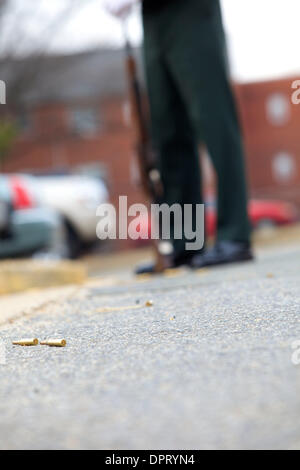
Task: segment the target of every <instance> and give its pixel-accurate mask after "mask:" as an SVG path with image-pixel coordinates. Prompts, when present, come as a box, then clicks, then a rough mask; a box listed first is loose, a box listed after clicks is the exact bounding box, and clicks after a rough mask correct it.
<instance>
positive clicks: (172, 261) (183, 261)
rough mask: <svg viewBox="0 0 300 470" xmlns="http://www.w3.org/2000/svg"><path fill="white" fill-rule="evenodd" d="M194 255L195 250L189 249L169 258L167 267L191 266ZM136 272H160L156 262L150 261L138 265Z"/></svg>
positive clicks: (137, 273)
mask: <svg viewBox="0 0 300 470" xmlns="http://www.w3.org/2000/svg"><path fill="white" fill-rule="evenodd" d="M194 256H195V252H190V251H188V252H185V253H182V254H180V255H177V256H174V257H172V258H168V259H167V262H166V268H165V269H177V268H180V267H182V266H191V263H192V261H193V258H194ZM135 274H136V275H138V276H139V275H142V274H158V272H157V267H156V264H155V263H148V264H144V265H142V266H138V267H137V268H136V269H135Z"/></svg>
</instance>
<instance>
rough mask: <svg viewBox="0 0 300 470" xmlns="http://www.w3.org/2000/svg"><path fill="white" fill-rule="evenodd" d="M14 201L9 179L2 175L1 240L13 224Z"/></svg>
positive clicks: (0, 183)
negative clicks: (11, 195)
mask: <svg viewBox="0 0 300 470" xmlns="http://www.w3.org/2000/svg"><path fill="white" fill-rule="evenodd" d="M11 213H12V203H11V200H10V192H9V187H8V184H7V180H6V179H5V178H3V177H2V176H0V240H1V239H4V238H6V237H7V235H8V233H9V231H10V226H11Z"/></svg>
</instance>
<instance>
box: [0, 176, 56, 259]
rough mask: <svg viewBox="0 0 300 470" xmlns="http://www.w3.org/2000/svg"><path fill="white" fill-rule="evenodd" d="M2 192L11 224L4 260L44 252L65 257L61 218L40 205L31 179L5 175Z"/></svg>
mask: <svg viewBox="0 0 300 470" xmlns="http://www.w3.org/2000/svg"><path fill="white" fill-rule="evenodd" d="M29 187H30V188H31V190H30V191H29V189H28V188H29ZM0 188H1V193H0V194H1V197H0V199H1V200H2V201H3V200H4V201H6V203H7V207H8V209H7V210H8V220H7V221H6V226H5V228H4V231H3V230H2V236H1V239H0V258H2V259H3V258H12V257H21V256H30V255H34V254H37V253H40V252H43V253H48V254H50V253H51V255H52V256H63V255H64V253H63V230H62V223H61V220H60V217H59V216H58V214H56V213H55V212H54V211H53V210H50V209H47V208H44V207H42V206H41V205H40V203H39V201H38V199H37V197H36V195H35V192H34V183H33V181H31V182H30V184H29V178H28V177H23V176H20V175H5V176H4V175H2V176H1V177H0Z"/></svg>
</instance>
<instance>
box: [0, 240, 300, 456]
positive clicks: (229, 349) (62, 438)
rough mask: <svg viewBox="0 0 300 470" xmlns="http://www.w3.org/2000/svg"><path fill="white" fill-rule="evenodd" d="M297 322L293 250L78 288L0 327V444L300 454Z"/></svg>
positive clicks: (298, 286)
mask: <svg viewBox="0 0 300 470" xmlns="http://www.w3.org/2000/svg"><path fill="white" fill-rule="evenodd" d="M149 299H152V300H153V302H154V305H153V307H144V303H145V302H146V301H147V300H149ZM109 307H113V310H111V311H109ZM124 307H128V309H124ZM299 318H300V247H299V248H296V247H294V248H293V247H292V248H288V249H285V250H283V251H281V252H278V251H273V252H271V253H268V252H266V253H265V254H264V255H262V256H261V257H260V258H259V260H258V261H257V262H256V263H247V264H244V265H237V266H234V267H230V268H229V267H227V268H219V269H215V270H211V271H202V272H198V273H195V274H191V273H189V272H183V273H180V274H179V275H178V276H176V277H159V278H156V279H153V280H144V282H136V281H134V280H126V278H125V277H124V280H123V281H119V282H117V281H116V283H115V285H112V286H104V287H101V285H99V287H97V285H96V286H94V287H89V288H85V289H82V290H81V291H79V292H78V294H77V295H75V296H74V297H73V298H72V299H70V300H69V301H67V302H66V303H64V304H63V305H54V304H51V305H49V306H46V307H45V308H44V309H43V311H41V312H37V313H36V314H35V315H33V316H32V317H30V318H24V319H22V320H19V321H17V322H15V323H13V324H11V325H6V326H4V327H2V328H1V329H0V339H2V341H4V343H5V345H6V357H7V363H6V364H4V365H0V376H1V381H0V416H1V420H0V448H1V449H180V448H181V449H254V448H255V449H265V448H267V449H294V448H300V420H299V416H300V392H299V391H300V365H299V366H295V365H293V364H292V361H291V356H292V352H293V351H292V347H291V345H292V343H293V341H295V340H300V322H299ZM24 336H25V337H26V336H36V337H38V338H40V339H43V338H45V337H49V336H50V337H56V336H59V337H64V338H66V339H67V341H68V344H67V347H66V348H63V349H57V348H49V347H46V346H37V347H32V348H22V347H18V346H12V345H11V341H12V340H13V339H16V338H19V337H24Z"/></svg>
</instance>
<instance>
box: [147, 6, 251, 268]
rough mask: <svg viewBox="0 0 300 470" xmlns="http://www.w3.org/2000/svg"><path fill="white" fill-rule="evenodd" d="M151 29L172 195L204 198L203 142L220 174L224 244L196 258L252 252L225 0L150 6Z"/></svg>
mask: <svg viewBox="0 0 300 470" xmlns="http://www.w3.org/2000/svg"><path fill="white" fill-rule="evenodd" d="M144 31H145V46H144V47H145V63H146V75H147V81H148V91H149V99H150V108H151V118H152V119H151V122H152V134H153V142H154V146H155V149H156V150H157V151H158V155H159V161H160V168H161V173H162V179H163V183H164V187H165V201H164V202H167V203H168V204H170V203H174V202H177V203H178V202H180V203H182V202H185V203H186V202H187V200H188V202H190V203H195V204H196V203H199V202H200V201H201V196H200V170H199V164H198V153H197V143H198V142H199V141H203V142H204V143H205V144H206V146H207V149H208V151H209V153H210V156H211V159H212V161H213V164H214V167H215V169H216V172H217V178H218V233H217V244H216V247H217V249H216V248H214V250H213V251H210V252H208V253H207V254H204V255H202V256H201V255H200V256H198V257H195V260H194V264H195V265H196V266H199V267H200V266H202V265H206V264H219V263H222V262H232V261H238V260H240V259H241V260H242V259H249V258H251V252H250V223H249V219H248V214H247V190H246V179H245V168H244V155H243V147H242V141H241V132H240V128H239V123H238V118H237V112H236V108H235V103H234V98H233V94H232V90H231V87H230V82H229V78H228V74H227V62H226V52H225V51H226V47H225V37H224V31H223V26H222V20H221V13H220V5H219V1H218V0H186V1H185V2H181V1H180V0H174V1H173V2H167V3H166V5H165V6H163V7H161V8H160V9H155V10H154V11H152V12H151V11H150V12H146V13H144ZM183 242H185V241H183ZM183 244H184V243H183ZM183 244H181V245H180V244H176V243H175V244H174V249H175V252H176V251H177V250H178V252H183V251H182V250H184V248H183ZM179 245H180V246H179Z"/></svg>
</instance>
